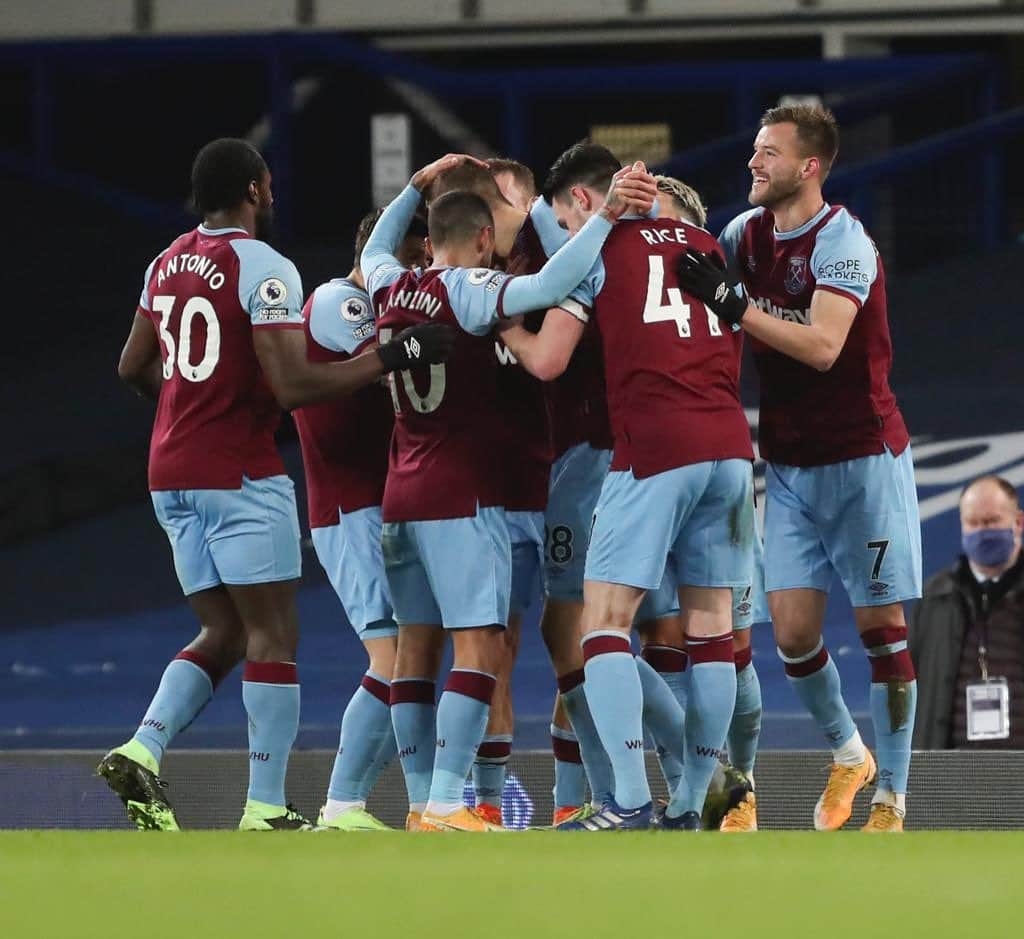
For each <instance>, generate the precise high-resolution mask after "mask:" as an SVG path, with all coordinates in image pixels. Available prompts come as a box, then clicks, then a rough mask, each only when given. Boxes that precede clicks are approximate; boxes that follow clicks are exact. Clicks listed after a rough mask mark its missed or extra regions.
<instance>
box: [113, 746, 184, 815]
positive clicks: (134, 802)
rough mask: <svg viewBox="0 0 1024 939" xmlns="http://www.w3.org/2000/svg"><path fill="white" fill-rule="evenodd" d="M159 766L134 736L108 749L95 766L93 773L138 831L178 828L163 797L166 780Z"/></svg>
mask: <svg viewBox="0 0 1024 939" xmlns="http://www.w3.org/2000/svg"><path fill="white" fill-rule="evenodd" d="M159 771H160V766H159V764H158V763H157V761H156V760H155V759H154V758H153V754H152V753H150V752H149V750H147V749H146V748H145V747H144V746H143V745H142V744H141V743H139V742H138V741H137V740H129V741H128V742H127V743H125V744H122V745H121V746H119V747H115V748H114V749H113V750H111V751H110V752H109V753H108V754H107V755H106V756H105V757H103V759H102V760H100V763H99V766H97V767H96V775H97V776H102V777H103V779H104V781H105V782H106V784H107V785H108V786H110V788H111V789H112V790H113V791H114V792H115V793H116V795H117V797H118V798H119V799H120V800H121V801H122V802H123V803H124V807H125V809H126V810H127V812H128V818H130V819H131V821H132V822H133V823H134V825H135V827H136V828H138V829H139V830H140V831H180V830H181V829H180V828H179V827H178V820H177V818H175V816H174V809H173V808H172V807H171V803H170V801H169V800H168V798H167V794H166V790H167V783H166V782H164V780H162V779H161V778H160V777H159V776H158V775H157V773H158V772H159Z"/></svg>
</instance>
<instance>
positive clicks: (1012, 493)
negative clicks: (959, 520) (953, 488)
mask: <svg viewBox="0 0 1024 939" xmlns="http://www.w3.org/2000/svg"><path fill="white" fill-rule="evenodd" d="M980 483H995V485H996V486H997V487H998V488H999V490H1000V491H1001V492H1002V493H1003V495H1004V496H1006V498H1007V499H1009V500H1010V504H1011V505H1012V506H1013V507H1014V508H1015V509H1019V508H1020V493H1019V492H1017V488H1016V486H1014V485H1013V483H1011V482H1010V481H1009V480H1007V479H1003V477H1002V476H996V475H995V474H994V473H993V474H990V475H988V476H979V477H978V478H977V479H972V480H971V481H970V482H969V483H968V484H967V485H966V486H964V488H963V489H962V490H961V491H960V501H961V502H963V501H964V496H966V495H967V493H968V492H970V491H971V490H972V489H973V488H974V487H975V486H977V485H979V484H980Z"/></svg>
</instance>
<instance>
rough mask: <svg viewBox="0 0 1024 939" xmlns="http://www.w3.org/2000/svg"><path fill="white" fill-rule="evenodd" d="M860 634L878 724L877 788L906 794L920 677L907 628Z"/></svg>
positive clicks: (880, 629) (872, 630)
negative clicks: (908, 648)
mask: <svg viewBox="0 0 1024 939" xmlns="http://www.w3.org/2000/svg"><path fill="white" fill-rule="evenodd" d="M860 638H861V641H862V642H863V643H864V646H865V648H866V649H867V653H868V661H869V662H870V663H871V692H870V697H869V701H870V708H871V722H872V723H873V724H874V725H875V749H876V755H877V757H878V788H879V789H880V790H883V791H888V792H895V793H903V794H905V793H906V791H907V780H908V777H909V775H910V743H911V738H912V737H913V735H914V718H915V716H916V714H917V680H916V675H915V674H914V663H913V662H912V661H911V658H910V653H909V652H908V651H907V628H906V626H882V627H878V628H876V629H870V630H868V631H867V632H865V633H864V634H863V635H861V637H860Z"/></svg>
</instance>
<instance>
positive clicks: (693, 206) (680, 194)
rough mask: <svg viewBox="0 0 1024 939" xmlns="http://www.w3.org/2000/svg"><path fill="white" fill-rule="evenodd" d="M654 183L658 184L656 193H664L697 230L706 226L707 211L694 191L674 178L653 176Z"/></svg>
mask: <svg viewBox="0 0 1024 939" xmlns="http://www.w3.org/2000/svg"><path fill="white" fill-rule="evenodd" d="M654 181H655V182H656V183H657V184H658V192H663V193H665V195H666V196H668V197H669V198H670V199H671V200H672V202H673V203H675V206H676V208H677V209H678V210H679V211H680V212H681V213H682V214H683V215H685V216H686V218H687V220H688V221H690V222H692V223H693V224H694V225H696V226H697V227H698V228H704V227H705V226H706V225H707V223H708V210H707V208H706V207H705V205H704V203H703V202H702V201H701V198H700V194H699V193H698V192H697V190H696V189H694V188H693V187H692V186H687V185H686V183H684V182H683V181H682V180H679V179H676V178H675V177H674V176H655V177H654Z"/></svg>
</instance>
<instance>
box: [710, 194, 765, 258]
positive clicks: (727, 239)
mask: <svg viewBox="0 0 1024 939" xmlns="http://www.w3.org/2000/svg"><path fill="white" fill-rule="evenodd" d="M763 211H764V209H762V208H760V207H758V208H756V209H750V210H749V211H747V212H742V213H741V214H739V215H737V216H736V218H734V219H733V220H732V221H731V222H729V224H728V225H726V226H725V228H723V229H722V234H720V235H719V236H718V243H719V244H720V245H721V246H722V250H723V251H724V252H725V263H726V266H727V267H729V268H730V269H734V268H735V264H736V251H737V250H738V249H739V246H740V238H742V237H743V229H744V228H746V227H747V222H749V221H750V220H751V219H752V218H753V217H754V216H755V215H759V214H760V213H761V212H763Z"/></svg>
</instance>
